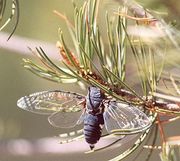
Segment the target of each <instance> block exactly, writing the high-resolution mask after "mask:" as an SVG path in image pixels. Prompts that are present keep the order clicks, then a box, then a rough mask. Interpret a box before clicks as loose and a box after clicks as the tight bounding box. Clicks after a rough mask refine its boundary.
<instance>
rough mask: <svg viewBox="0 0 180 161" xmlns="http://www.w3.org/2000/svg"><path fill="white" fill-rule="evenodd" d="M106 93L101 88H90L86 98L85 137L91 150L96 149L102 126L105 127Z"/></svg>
mask: <svg viewBox="0 0 180 161" xmlns="http://www.w3.org/2000/svg"><path fill="white" fill-rule="evenodd" d="M104 99H105V95H104V93H102V92H101V90H100V89H99V88H96V87H90V88H89V91H88V95H87V96H86V113H87V114H86V116H85V117H84V136H85V140H86V142H87V143H88V144H89V146H90V148H91V149H93V148H94V144H96V143H97V141H98V140H99V139H100V137H101V130H102V125H104V118H103V112H104V105H103V100H104Z"/></svg>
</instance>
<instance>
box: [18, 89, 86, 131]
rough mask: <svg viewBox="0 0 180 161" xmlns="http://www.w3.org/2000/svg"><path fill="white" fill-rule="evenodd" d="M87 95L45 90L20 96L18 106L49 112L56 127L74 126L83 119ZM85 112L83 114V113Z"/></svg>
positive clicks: (39, 111)
mask: <svg viewBox="0 0 180 161" xmlns="http://www.w3.org/2000/svg"><path fill="white" fill-rule="evenodd" d="M84 101H85V96H82V95H79V94H76V93H71V92H64V91H59V90H56V91H43V92H37V93H34V94H31V95H29V96H25V97H22V98H20V99H19V100H18V101H17V106H18V107H20V108H22V109H24V110H27V111H30V112H34V113H38V114H47V115H50V116H49V117H48V121H49V123H50V124H51V125H53V126H55V127H72V126H75V125H76V124H80V123H81V122H82V121H83V116H84V112H83V110H84V105H83V103H82V102H84ZM82 112H83V114H82Z"/></svg>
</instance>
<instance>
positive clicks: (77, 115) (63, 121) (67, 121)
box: [48, 109, 86, 128]
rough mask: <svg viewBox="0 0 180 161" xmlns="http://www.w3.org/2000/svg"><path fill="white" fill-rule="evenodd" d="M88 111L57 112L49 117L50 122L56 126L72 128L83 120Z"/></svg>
mask: <svg viewBox="0 0 180 161" xmlns="http://www.w3.org/2000/svg"><path fill="white" fill-rule="evenodd" d="M85 114H86V112H85V109H84V111H83V112H82V111H77V112H73V113H69V112H68V113H67V112H61V111H60V112H56V113H53V114H52V115H50V116H49V117H48V121H49V123H50V124H51V125H52V126H54V127H61V128H71V127H74V126H76V125H79V124H81V123H82V122H83V120H84V116H85Z"/></svg>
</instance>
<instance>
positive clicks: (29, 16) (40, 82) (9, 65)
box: [0, 0, 180, 161]
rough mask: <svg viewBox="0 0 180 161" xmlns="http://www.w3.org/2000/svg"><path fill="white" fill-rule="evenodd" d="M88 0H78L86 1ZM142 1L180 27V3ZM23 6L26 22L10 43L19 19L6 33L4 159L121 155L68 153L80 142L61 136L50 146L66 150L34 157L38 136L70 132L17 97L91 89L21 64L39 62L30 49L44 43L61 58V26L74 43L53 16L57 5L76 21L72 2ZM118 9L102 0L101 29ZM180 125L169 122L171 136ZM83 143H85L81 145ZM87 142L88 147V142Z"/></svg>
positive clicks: (0, 42) (1, 68) (2, 49)
mask: <svg viewBox="0 0 180 161" xmlns="http://www.w3.org/2000/svg"><path fill="white" fill-rule="evenodd" d="M82 1H83V0H81V1H78V2H79V3H80V4H81V3H82ZM138 2H139V3H140V4H143V6H144V7H145V8H146V7H147V8H150V9H152V10H155V11H159V12H165V13H168V15H166V14H165V15H162V16H163V17H164V18H165V20H166V21H176V20H177V27H179V17H180V4H179V3H180V1H175V0H169V1H166V0H150V1H143V0H141V1H138ZM8 3H9V4H8V5H7V6H8V9H7V15H8V14H9V13H10V9H11V1H10V0H9V1H8ZM19 5H20V20H19V24H18V27H17V30H16V32H15V34H14V36H12V38H11V39H10V40H9V41H8V42H7V41H6V40H7V38H8V33H10V32H11V29H12V26H13V22H11V23H10V24H9V25H8V27H6V29H5V30H3V32H1V33H0V161H16V160H17V161H28V160H31V161H41V160H42V161H66V160H67V161H70V160H73V161H81V160H82V161H85V160H98V161H101V160H102V161H105V160H108V159H109V158H111V157H112V156H113V155H114V156H116V154H119V153H120V152H121V151H120V150H119V149H117V148H114V149H111V150H109V151H105V152H100V153H97V154H93V155H87V154H84V152H82V151H81V152H74V151H73V152H72V153H71V150H70V151H68V148H69V147H71V148H73V147H76V146H75V145H74V144H69V145H67V146H64V147H63V146H62V147H61V145H59V144H58V139H55V140H56V141H57V145H56V141H54V140H53V141H52V142H53V144H52V145H51V146H50V145H49V148H50V149H51V148H53V147H54V146H57V147H56V148H57V149H58V148H63V150H64V151H66V152H64V151H63V152H62V151H61V150H60V153H59V154H58V153H48V152H47V153H40V154H39V153H38V152H37V155H36V156H34V155H32V154H34V153H31V152H32V151H31V148H32V147H33V146H32V145H34V143H35V141H36V140H38V139H42V138H46V137H53V136H57V135H58V134H59V133H62V132H64V130H63V129H56V128H53V127H51V126H50V124H48V121H47V117H46V116H41V115H36V114H33V113H30V112H26V111H23V110H21V109H19V108H17V106H16V102H17V100H18V99H19V98H20V97H22V96H24V95H27V94H30V93H34V92H37V91H42V90H52V89H61V90H67V91H74V92H79V93H85V91H80V89H79V87H77V86H75V85H69V84H66V85H65V84H56V83H53V82H50V81H47V80H44V79H42V78H39V77H37V76H35V75H33V74H32V73H30V72H29V71H27V70H25V69H24V68H23V67H22V65H21V63H22V58H31V59H34V60H35V58H34V57H32V55H31V53H30V51H29V50H28V48H27V47H31V48H32V49H33V48H35V47H36V46H37V47H38V46H41V47H42V48H43V49H44V50H45V51H46V52H47V53H48V55H49V56H50V57H53V58H56V59H57V58H58V50H57V48H56V41H57V40H58V28H59V27H60V28H61V29H62V30H63V32H64V36H65V39H66V41H69V45H70V46H71V41H70V40H69V34H68V30H67V28H66V24H65V23H64V21H63V20H61V19H60V18H59V17H57V16H56V15H55V14H53V10H54V9H56V10H58V11H60V12H61V13H65V14H66V15H67V16H68V17H69V18H70V20H73V6H72V3H71V0H66V1H64V0H53V1H44V0H31V1H24V0H19ZM114 7H117V3H115V2H114V1H112V0H111V1H110V0H109V1H108V0H104V1H102V5H101V6H100V16H102V18H99V23H100V27H102V28H103V25H104V24H105V22H104V20H105V19H104V13H105V10H113V8H114ZM35 61H36V60H35ZM176 127H177V126H176V124H175V123H172V124H169V125H167V129H168V130H167V134H168V135H178V134H179V132H180V131H178V130H177V128H176ZM175 129H176V131H175ZM16 139H20V140H19V142H15V140H16ZM28 141H29V142H28ZM21 143H22V145H21ZM81 144H83V143H80V144H79V145H81ZM38 145H39V144H38ZM43 145H44V144H43ZM39 146H40V145H39ZM58 146H59V147H58ZM83 146H86V145H84V144H83ZM36 147H37V146H36ZM40 148H41V146H40ZM66 148H67V150H66ZM77 148H78V147H77ZM57 149H56V150H57ZM16 150H17V151H16ZM23 151H24V152H23ZM57 152H58V150H57ZM63 153H65V155H63ZM145 153H146V151H145ZM132 158H133V156H130V157H129V158H127V159H126V160H127V161H128V160H131V159H132ZM153 159H155V160H160V158H159V156H158V151H157V152H155V154H154V155H153V157H152V158H151V160H153ZM142 161H143V159H142Z"/></svg>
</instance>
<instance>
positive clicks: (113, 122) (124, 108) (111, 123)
mask: <svg viewBox="0 0 180 161" xmlns="http://www.w3.org/2000/svg"><path fill="white" fill-rule="evenodd" d="M105 106H106V108H105V112H104V114H103V116H104V122H105V127H106V129H107V131H108V132H109V133H118V134H134V133H138V132H142V131H144V130H146V129H147V128H149V127H150V126H151V120H150V119H149V118H148V117H147V115H146V114H145V113H143V112H142V111H141V110H139V109H138V108H137V107H135V106H132V105H128V104H125V103H121V102H115V101H112V102H109V103H108V105H105Z"/></svg>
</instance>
